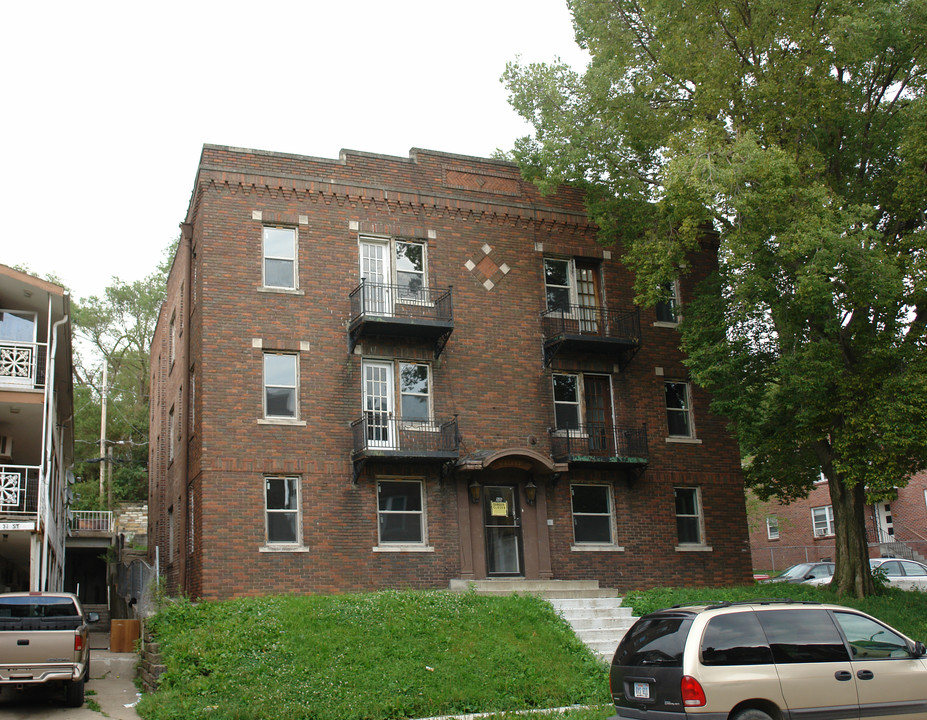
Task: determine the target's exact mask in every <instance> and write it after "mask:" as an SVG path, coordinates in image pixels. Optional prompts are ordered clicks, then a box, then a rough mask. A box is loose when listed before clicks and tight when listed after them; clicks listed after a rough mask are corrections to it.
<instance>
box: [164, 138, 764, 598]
mask: <svg viewBox="0 0 927 720" xmlns="http://www.w3.org/2000/svg"><path fill="white" fill-rule="evenodd" d="M480 183H482V185H481V184H480ZM481 187H482V188H483V189H480V188H481ZM255 211H260V212H261V213H262V220H255V219H253V215H252V214H253V213H254V212H255ZM300 216H305V217H307V218H308V223H305V224H300ZM352 221H355V222H357V223H359V227H360V230H361V231H362V232H371V231H376V232H378V233H383V234H390V235H401V236H404V237H415V238H419V239H425V240H426V242H427V248H428V250H427V253H428V257H427V260H428V279H429V284H431V285H432V286H438V287H447V286H453V302H454V320H455V328H454V332H453V335H452V336H451V338H450V340H449V342H448V344H447V347H446V349H445V350H444V353H443V354H442V355H441V357H440V358H439V359H438V360H437V361H433V358H432V350H433V348H432V347H431V346H430V345H429V344H427V343H423V342H420V341H412V340H382V341H371V340H369V339H363V340H362V342H361V344H360V347H359V348H358V349H357V350H356V351H355V353H353V354H351V353H349V352H348V338H347V330H346V327H347V322H348V317H349V309H350V306H349V302H348V296H349V293H350V292H351V290H353V289H354V288H355V287H356V286H357V285H358V283H359V269H358V249H357V248H358V245H357V242H358V241H357V236H358V231H357V230H356V229H355V230H352V229H350V228H349V222H352ZM267 222H280V223H286V224H289V225H294V226H296V227H297V229H298V236H299V257H298V271H299V289H300V292H299V293H298V294H285V293H273V292H266V291H263V290H261V228H262V224H264V223H267ZM188 223H189V225H188V226H187V230H188V231H192V234H190V239H191V242H192V251H193V253H194V254H195V255H194V257H193V258H192V261H191V262H192V264H191V265H190V267H191V268H193V269H191V270H189V271H188V270H187V262H186V259H185V257H181V256H180V255H179V256H178V258H177V260H175V262H174V267H173V268H172V271H171V278H170V281H169V285H168V301H167V302H166V303H165V306H164V309H163V311H162V322H161V324H160V325H159V329H158V334H157V335H156V339H155V343H154V345H153V362H152V368H153V383H152V387H153V388H154V387H155V386H156V383H157V384H158V385H159V386H160V387H159V389H158V390H157V391H153V393H152V394H153V413H152V414H153V423H152V451H151V452H152V456H151V457H152V468H153V471H152V490H151V503H152V507H153V508H157V509H155V510H153V511H152V513H151V517H152V536H153V537H154V538H155V542H157V543H158V545H159V546H160V547H162V548H165V547H166V544H167V539H166V528H167V517H166V509H167V507H169V506H170V505H171V504H172V503H173V504H174V505H175V528H176V532H177V533H178V534H180V538H179V539H176V540H175V546H176V547H183V548H186V541H185V539H184V538H185V537H186V533H187V529H186V517H187V512H186V509H185V506H186V503H187V502H188V499H187V498H188V497H191V496H192V497H193V498H194V500H193V503H194V530H195V533H194V534H195V539H194V547H195V552H194V553H193V555H192V556H189V557H187V555H186V552H184V553H183V554H182V557H179V558H177V557H175V561H174V563H172V564H169V567H168V577H169V580H170V582H171V583H173V584H174V585H175V586H177V587H183V588H184V590H185V591H186V592H187V593H188V594H190V595H192V596H202V597H224V596H228V595H241V594H256V593H267V592H288V591H321V592H328V591H345V590H360V589H372V588H380V587H396V586H410V587H440V586H446V584H447V581H448V580H449V579H451V578H454V577H457V576H458V575H459V572H460V563H461V550H460V545H459V532H460V530H459V517H458V510H457V504H456V502H457V501H456V487H457V484H458V483H460V482H467V481H468V480H467V479H463V478H456V479H455V478H448V479H445V480H441V479H440V477H439V471H438V467H437V466H434V465H431V466H422V465H410V466H398V467H397V466H392V465H380V464H376V463H370V464H368V466H367V467H366V468H365V472H364V473H363V474H362V475H361V477H360V479H359V482H358V483H357V484H356V485H353V484H352V482H351V479H352V465H351V461H350V460H351V451H352V447H353V445H352V436H351V432H350V423H351V421H352V420H355V419H357V418H358V417H360V415H361V359H362V358H363V357H384V358H396V359H403V360H419V361H427V362H432V388H433V409H434V414H435V416H436V417H438V418H450V417H451V416H453V415H455V414H456V415H458V416H459V427H460V432H461V435H462V447H461V455H465V454H467V453H473V452H476V451H481V450H498V449H503V448H510V447H523V448H530V449H533V450H536V451H538V452H541V453H542V454H548V453H549V452H550V444H549V439H548V438H549V436H548V432H547V430H548V428H549V427H550V426H551V424H552V422H553V403H552V400H551V372H552V370H559V371H564V370H583V371H586V372H599V373H607V374H609V375H611V377H612V383H613V394H614V402H615V411H616V416H617V421H618V423H619V424H624V425H634V426H639V425H641V424H644V423H646V426H647V428H648V437H649V444H650V463H649V466H648V469H647V470H646V471H645V472H644V473H643V475H642V476H641V477H639V478H637V479H632V477H631V476H630V475H628V474H627V473H625V472H624V471H623V470H602V469H596V470H583V469H580V468H571V470H570V472H569V473H565V474H564V475H563V476H562V477H561V478H560V480H559V481H558V482H557V484H556V485H554V486H552V487H546V486H545V488H544V491H545V492H549V493H550V496H549V500H548V510H549V513H550V514H549V517H550V518H551V519H552V520H553V524H552V525H550V527H549V531H550V544H551V563H552V565H553V570H554V577H556V578H561V579H573V578H577V579H578V578H594V579H599V580H600V583H601V584H602V585H608V586H615V587H622V588H631V587H647V586H652V585H660V584H683V583H687V584H714V583H733V582H739V581H744V580H745V579H747V578H749V569H750V561H749V551H748V545H747V533H746V524H745V510H744V501H743V484H742V478H741V475H740V469H739V454H738V451H737V446H736V444H735V442H734V441H733V440H732V439H731V438H730V436H729V435H728V433H727V430H726V427H725V423H724V421H723V419H721V418H716V417H713V416H712V415H711V414H710V413H708V411H707V407H708V404H709V398H708V397H707V395H706V394H705V393H704V392H702V391H700V390H699V389H695V391H694V396H693V404H694V408H695V426H696V429H697V437H698V439H699V440H700V441H701V443H700V444H680V443H670V442H667V441H666V434H667V433H666V417H665V410H664V399H663V379H664V377H666V378H670V377H672V378H679V379H685V377H686V373H685V369H684V366H683V363H682V355H681V353H680V352H679V350H678V348H677V343H678V333H677V331H676V330H675V329H673V328H666V327H654V326H653V323H654V320H655V316H654V312H653V310H643V311H642V313H641V324H642V333H643V337H642V348H641V350H640V352H639V353H638V354H637V356H636V357H635V358H634V359H633V360H632V361H631V363H630V364H629V365H628V367H627V368H626V369H625V371H624V372H618V371H617V367H616V365H615V362H614V360H613V359H610V358H602V357H593V356H591V357H589V358H582V357H577V356H570V355H563V356H562V357H561V356H558V357H557V358H556V359H555V360H554V362H553V365H552V367H551V368H547V367H544V365H543V362H542V352H541V349H542V345H541V332H540V321H539V313H540V311H541V310H542V309H543V308H544V302H545V301H544V279H543V262H542V259H543V257H544V256H545V255H549V254H552V255H563V256H584V257H591V258H598V259H600V260H601V262H602V267H603V270H604V272H603V275H604V280H605V297H606V299H607V301H608V303H609V305H610V306H611V307H616V306H617V307H627V308H629V309H630V308H632V307H633V296H634V292H633V288H632V278H631V276H630V274H629V273H628V271H627V270H626V269H625V268H624V266H623V265H621V263H620V262H619V259H618V256H619V252H618V250H617V249H612V250H611V257H610V258H609V257H607V254H608V253H607V252H606V251H603V248H601V247H600V246H598V245H597V244H596V243H595V228H594V227H593V226H591V225H590V224H589V222H588V220H587V218H586V216H585V214H584V212H583V205H582V197H581V195H579V194H578V193H577V192H575V191H564V192H563V193H561V194H559V195H555V196H549V197H541V196H540V195H539V194H538V193H537V191H536V189H535V188H534V187H533V186H531V185H530V184H527V183H524V182H522V181H521V179H520V178H519V176H518V173H517V169H516V168H515V167H514V166H512V165H509V164H506V163H498V162H492V161H480V160H478V159H475V158H461V157H458V156H453V155H447V154H439V153H428V152H425V151H415V152H414V153H413V156H412V157H411V158H410V159H404V158H389V157H384V156H377V155H370V154H354V153H348V154H345V155H343V156H342V158H341V160H339V161H330V160H321V159H314V158H303V157H298V156H291V155H282V154H275V153H259V152H251V151H247V152H244V151H237V150H229V149H225V148H219V147H213V146H207V147H206V148H204V151H203V157H202V160H201V165H200V170H199V173H198V176H197V184H196V186H195V188H194V192H193V198H192V200H191V208H190V213H189V216H188ZM429 232H430V233H431V234H432V235H433V237H429ZM188 234H189V233H188ZM485 244H488V245H489V246H490V247H491V252H490V253H489V257H490V258H491V259H492V261H493V262H492V264H493V265H494V266H495V267H496V268H499V267H500V266H501V265H502V264H503V263H504V264H506V265H507V266H508V268H509V272H508V273H507V274H503V273H502V272H501V271H497V272H496V273H495V274H493V276H492V277H491V279H492V280H493V282H494V283H495V285H494V287H493V288H492V289H491V290H487V289H486V287H485V286H484V285H483V284H482V281H483V280H484V279H485V276H484V275H478V274H475V273H471V272H470V271H469V270H467V268H466V267H465V264H466V263H467V261H468V260H469V261H472V262H473V263H475V264H478V263H480V262H483V265H482V266H481V267H482V268H486V266H487V265H488V264H489V263H487V262H485V258H486V254H485V252H484V251H483V246H484V245H485ZM539 244H540V245H542V246H543V249H542V250H539V249H537V247H538V246H539ZM182 247H183V246H182ZM181 252H183V250H182V251H181ZM692 260H693V265H694V266H695V267H696V273H695V275H697V276H698V275H703V274H704V273H705V272H706V271H707V269H708V268H709V267H710V266H711V263H712V260H711V258H710V257H698V258H693V259H692ZM489 269H490V270H491V268H489ZM184 278H186V279H185V280H184ZM181 282H185V283H186V285H185V287H186V288H187V289H190V288H191V287H192V288H193V290H194V293H195V297H196V301H195V302H193V301H191V300H190V299H188V300H187V302H186V307H185V311H186V312H187V313H188V314H189V321H188V324H187V327H189V328H190V332H191V335H190V357H189V358H186V357H185V358H184V361H183V365H182V367H183V368H187V369H189V368H191V367H192V368H194V377H195V388H196V390H195V402H196V422H195V423H194V426H193V428H189V427H187V423H186V422H185V423H184V427H183V428H182V432H183V433H184V440H183V442H182V443H181V444H182V445H183V448H184V452H183V454H182V457H178V458H175V462H174V463H173V464H172V465H171V466H168V465H167V464H166V461H165V457H166V453H165V452H163V451H162V450H160V449H159V447H160V446H159V442H162V443H163V428H162V426H165V425H166V421H165V420H164V419H163V417H164V413H166V412H167V411H168V409H169V407H170V402H171V399H172V398H173V399H176V397H177V396H178V393H179V392H180V387H182V388H184V389H183V392H184V393H188V392H189V385H190V383H189V378H187V377H185V374H184V373H180V372H177V367H178V365H175V371H174V373H168V372H166V370H165V369H164V366H163V362H161V363H159V362H157V358H158V353H162V354H163V353H164V352H166V351H165V350H164V348H165V347H166V344H165V334H166V332H167V325H168V321H169V318H170V312H171V309H172V308H174V307H176V306H178V305H179V288H180V285H181ZM694 282H695V279H694V278H691V279H690V278H688V277H687V278H686V279H685V280H684V281H683V288H682V298H683V300H685V297H686V296H687V293H688V292H689V291H690V290H691V287H692V284H693V283H694ZM188 294H189V293H188ZM185 332H186V329H185ZM252 339H260V341H261V343H262V346H263V349H262V348H255V347H253V346H252ZM307 342H308V343H309V350H308V351H302V352H300V360H299V373H300V388H299V415H300V418H301V419H303V420H305V421H306V425H305V426H281V425H266V424H259V423H258V422H257V421H258V420H259V419H260V418H261V417H262V353H263V350H275V349H276V350H293V351H296V350H299V349H300V344H301V343H307ZM178 362H179V361H178ZM156 368H158V369H156ZM174 374H176V375H177V377H176V378H175V377H174ZM175 401H176V400H175ZM185 404H186V401H185ZM185 412H186V410H185ZM187 448H189V454H188V453H187ZM397 473H405V474H407V475H408V476H409V477H416V478H422V477H423V478H425V488H426V504H427V522H428V539H429V545H431V546H432V547H433V548H434V551H433V552H429V553H375V552H372V548H373V547H374V546H375V545H376V543H377V526H376V482H375V478H376V477H378V476H381V475H393V474H397ZM265 474H292V475H298V476H299V477H300V479H301V480H300V487H301V493H302V496H301V513H302V531H303V532H302V541H303V544H304V546H305V551H304V552H298V553H269V552H260V548H261V546H262V545H263V541H264V496H263V487H264V486H263V477H264V476H265ZM587 481H602V482H607V483H609V484H611V485H613V486H614V498H615V510H616V525H617V536H618V537H617V541H618V543H619V544H620V545H622V546H623V547H624V551H623V552H583V553H581V552H574V551H571V549H570V545H571V543H572V520H571V516H570V502H569V485H570V482H587ZM676 485H697V486H699V487H701V488H702V490H701V491H702V498H703V503H704V507H705V526H706V533H705V534H706V542H707V544H708V545H709V546H710V547H711V548H712V550H711V551H710V552H698V553H692V552H688V553H683V552H677V551H676V550H675V536H676V528H675V516H674V509H673V493H672V489H673V487H674V486H676ZM178 507H180V508H183V510H182V511H181V510H179V509H178ZM178 513H179V514H178ZM163 555H164V551H163V550H162V566H165V561H164V559H163Z"/></svg>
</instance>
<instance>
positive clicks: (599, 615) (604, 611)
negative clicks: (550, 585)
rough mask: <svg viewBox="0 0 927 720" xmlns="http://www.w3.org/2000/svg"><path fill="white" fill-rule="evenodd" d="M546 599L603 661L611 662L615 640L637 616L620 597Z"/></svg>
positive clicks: (620, 636) (618, 640)
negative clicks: (623, 603)
mask: <svg viewBox="0 0 927 720" xmlns="http://www.w3.org/2000/svg"><path fill="white" fill-rule="evenodd" d="M548 602H550V603H551V605H552V606H553V607H554V609H555V610H556V611H557V612H558V613H560V616H561V617H562V618H563V619H564V620H566V621H567V622H568V623H570V626H571V627H572V628H573V632H575V633H576V636H577V637H578V638H579V639H580V640H582V641H583V643H585V645H586V646H587V647H588V648H589V649H590V650H592V652H593V653H595V654H596V656H597V657H598V658H599V659H601V660H602V661H604V662H611V659H612V655H614V654H615V649H616V648H617V647H618V643H620V642H621V639H622V638H623V637H624V634H625V632H627V630H628V628H630V627H631V625H633V624H634V622H635V621H636V620H637V618H636V617H634V615H633V612H632V609H631V608H629V607H625V606H623V605H622V601H621V598H620V597H588V598H582V599H549V600H548Z"/></svg>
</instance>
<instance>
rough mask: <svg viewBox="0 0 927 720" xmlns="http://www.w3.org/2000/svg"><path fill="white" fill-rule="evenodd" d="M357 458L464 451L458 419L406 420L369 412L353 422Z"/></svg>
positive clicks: (429, 454) (423, 455)
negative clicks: (377, 455)
mask: <svg viewBox="0 0 927 720" xmlns="http://www.w3.org/2000/svg"><path fill="white" fill-rule="evenodd" d="M351 429H352V432H353V434H354V455H355V456H357V455H361V454H365V453H370V452H371V451H373V452H376V451H386V452H388V453H389V454H392V455H399V456H406V457H428V456H446V455H453V454H454V453H457V452H458V451H459V449H460V436H459V434H458V431H457V417H456V416H455V417H454V418H452V419H450V420H436V419H435V418H427V419H426V418H423V419H414V420H412V419H402V418H397V417H393V416H392V415H389V414H387V413H378V412H368V413H364V416H363V417H361V418H359V419H358V420H355V421H354V422H352V423H351Z"/></svg>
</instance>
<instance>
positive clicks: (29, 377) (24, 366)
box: [0, 340, 47, 390]
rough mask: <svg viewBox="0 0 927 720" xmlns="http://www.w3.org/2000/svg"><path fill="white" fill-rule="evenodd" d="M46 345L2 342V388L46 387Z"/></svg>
mask: <svg viewBox="0 0 927 720" xmlns="http://www.w3.org/2000/svg"><path fill="white" fill-rule="evenodd" d="M46 356H47V346H46V345H45V343H24V342H10V341H8V340H2V341H0V387H2V386H9V385H13V386H16V387H25V388H35V389H37V390H38V389H42V388H44V387H45V359H46Z"/></svg>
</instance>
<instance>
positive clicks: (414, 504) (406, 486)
mask: <svg viewBox="0 0 927 720" xmlns="http://www.w3.org/2000/svg"><path fill="white" fill-rule="evenodd" d="M424 519H425V513H424V510H423V503H422V483H421V482H419V481H411V480H401V481H397V480H389V481H381V482H378V483H377V520H378V527H379V538H380V544H381V545H384V544H402V545H422V544H424V542H425V529H424Z"/></svg>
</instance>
